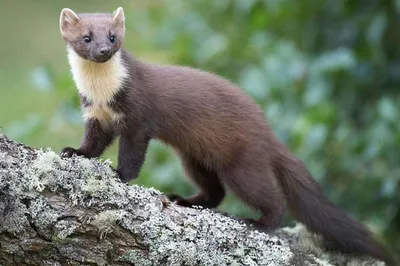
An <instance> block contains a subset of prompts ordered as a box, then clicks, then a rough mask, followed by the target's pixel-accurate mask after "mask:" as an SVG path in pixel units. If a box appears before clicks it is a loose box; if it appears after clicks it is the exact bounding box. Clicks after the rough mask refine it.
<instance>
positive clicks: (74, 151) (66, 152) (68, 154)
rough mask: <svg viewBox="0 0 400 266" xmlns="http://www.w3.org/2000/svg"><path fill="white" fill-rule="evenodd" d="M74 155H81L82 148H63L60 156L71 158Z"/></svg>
mask: <svg viewBox="0 0 400 266" xmlns="http://www.w3.org/2000/svg"><path fill="white" fill-rule="evenodd" d="M74 155H77V156H80V155H83V154H82V152H81V151H80V150H77V149H74V148H71V147H65V148H64V149H62V150H61V152H60V156H61V157H63V158H70V157H72V156H74Z"/></svg>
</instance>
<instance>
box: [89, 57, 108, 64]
mask: <svg viewBox="0 0 400 266" xmlns="http://www.w3.org/2000/svg"><path fill="white" fill-rule="evenodd" d="M110 58H111V56H98V57H94V58H91V59H90V60H92V61H93V62H96V63H105V62H107V61H108V60H110Z"/></svg>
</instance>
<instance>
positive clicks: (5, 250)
mask: <svg viewBox="0 0 400 266" xmlns="http://www.w3.org/2000/svg"><path fill="white" fill-rule="evenodd" d="M318 242H319V241H318V238H317V237H315V236H313V235H312V234H310V233H309V232H308V231H307V230H305V229H304V228H303V227H302V226H301V225H297V226H296V227H295V228H291V229H290V228H284V229H281V230H278V231H276V232H274V233H271V234H264V233H259V232H257V231H255V230H252V229H249V228H248V227H247V226H245V225H243V224H241V223H239V222H238V221H236V220H234V219H232V218H229V217H227V216H224V215H222V214H218V213H215V212H212V211H210V210H200V209H190V208H182V207H179V206H176V205H174V204H172V203H170V202H169V201H168V200H167V199H166V198H165V197H164V196H163V195H162V194H161V193H160V192H159V191H157V190H154V189H147V188H143V187H140V186H136V185H132V186H127V185H125V184H122V183H120V182H119V181H118V180H117V179H116V175H115V173H114V171H113V170H112V169H111V167H110V166H109V164H108V163H107V162H100V161H98V160H95V159H92V160H89V159H84V158H78V157H74V158H70V159H61V158H60V157H59V156H58V155H57V154H55V153H54V152H52V151H50V150H49V151H39V150H35V149H32V148H29V147H26V146H25V145H23V144H19V143H16V142H13V141H11V140H9V139H8V138H7V137H6V136H5V135H1V134H0V264H1V265H138V266H141V265H207V266H208V265H331V264H329V263H337V264H336V265H344V263H346V262H349V261H350V260H351V259H352V258H350V257H346V256H341V255H338V254H337V255H334V254H327V253H323V252H322V250H321V248H320V246H319V245H318ZM328 258H329V260H330V262H329V263H328ZM353 261H354V259H353ZM323 263H325V264H323ZM342 263H343V264H342ZM370 263H371V264H369V265H373V264H372V261H370ZM376 265H378V264H376Z"/></svg>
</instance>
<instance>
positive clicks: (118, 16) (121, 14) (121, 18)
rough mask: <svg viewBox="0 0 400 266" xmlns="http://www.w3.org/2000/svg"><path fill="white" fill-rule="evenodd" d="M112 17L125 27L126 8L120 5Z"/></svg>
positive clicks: (117, 23)
mask: <svg viewBox="0 0 400 266" xmlns="http://www.w3.org/2000/svg"><path fill="white" fill-rule="evenodd" d="M112 18H113V20H114V21H115V23H116V25H119V26H122V27H125V15H124V9H123V8H122V7H118V8H117V10H115V11H114V12H113V14H112Z"/></svg>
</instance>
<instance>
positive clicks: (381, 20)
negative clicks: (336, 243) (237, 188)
mask: <svg viewBox="0 0 400 266" xmlns="http://www.w3.org/2000/svg"><path fill="white" fill-rule="evenodd" d="M0 6H1V9H0V32H1V43H0V58H1V60H0V81H1V82H0V125H1V126H2V127H3V129H2V130H3V132H5V133H7V134H8V135H9V136H10V137H12V138H13V139H14V140H18V141H21V142H24V143H26V144H28V145H31V146H33V147H36V148H41V147H42V148H46V147H50V148H52V149H54V150H55V151H57V152H58V151H59V150H60V149H61V148H62V147H64V146H74V147H77V146H78V145H79V142H80V139H81V136H82V130H83V127H82V119H81V116H80V111H79V103H78V98H77V95H76V91H75V87H74V84H73V81H72V78H71V75H70V73H69V67H68V63H67V59H66V53H65V46H64V43H63V42H62V40H61V37H60V34H59V26H58V18H59V12H60V10H61V9H62V8H63V7H69V8H72V9H73V10H75V11H76V12H104V11H106V12H111V11H112V10H114V9H116V8H117V7H118V6H123V7H124V9H125V14H126V16H127V20H126V24H127V25H126V27H127V33H126V35H127V36H126V43H125V48H126V49H127V50H129V51H130V52H132V53H133V54H135V55H136V56H137V57H139V58H140V59H142V60H146V61H150V62H160V63H172V64H184V65H190V66H194V67H197V68H202V69H205V70H208V71H212V72H215V73H217V74H219V75H222V76H224V77H227V78H229V79H231V80H232V81H234V82H236V83H237V84H239V85H240V86H241V87H242V88H243V90H245V91H246V92H247V93H249V94H250V95H251V96H252V97H254V99H255V100H256V101H257V102H258V103H259V104H260V105H261V106H262V107H263V109H264V110H265V114H266V115H267V117H268V120H269V122H270V124H271V126H272V128H273V129H274V131H275V132H276V134H277V135H278V136H279V138H280V139H281V140H282V141H284V142H285V143H286V144H287V145H288V146H289V147H290V149H291V150H292V151H293V152H294V153H295V154H296V155H297V156H298V157H300V158H301V159H302V160H303V161H304V162H305V163H306V165H307V166H308V167H309V169H310V171H311V172H312V173H313V175H314V176H315V179H316V180H317V181H318V182H319V183H321V184H322V187H323V189H324V191H325V193H326V195H327V196H328V197H329V198H330V199H331V200H332V201H333V202H335V203H336V204H338V205H339V206H341V207H342V208H343V209H345V210H346V211H347V212H349V213H350V214H351V215H352V216H354V217H355V218H357V219H358V220H360V221H362V222H363V223H365V224H367V225H368V226H369V228H371V230H373V231H374V232H375V233H376V234H377V235H378V236H380V237H382V239H383V240H384V241H386V242H387V243H390V246H391V247H392V248H393V250H394V251H395V253H397V254H400V208H399V207H400V196H399V195H400V194H399V192H400V186H399V174H400V164H399V162H400V152H399V148H400V130H399V129H400V126H399V123H398V120H399V118H400V115H399V112H400V110H399V103H400V93H399V89H400V16H399V11H400V1H398V0H397V1H394V0H393V1H390V0H380V1H379V0H348V1H344V0H336V1H323V0H322V1H321V0H308V1H295V0H269V1H257V0H218V1H211V0H169V1H161V0H152V1H150V0H148V1H139V0H136V1H121V0H120V1H118V0H114V1H105V0H103V1H100V0H85V1H74V0H70V1H54V0H35V1H33V0H15V1H11V0H10V1H5V0H0ZM116 148H117V147H116V145H113V146H112V147H111V148H110V149H108V150H107V152H106V153H105V154H104V155H103V158H111V160H112V161H113V162H114V165H115V163H116V154H117V149H116ZM135 182H137V183H139V184H143V185H145V186H153V187H155V188H157V189H160V190H161V191H164V192H170V191H173V192H175V193H179V194H181V195H184V196H188V195H191V194H192V193H195V192H196V189H195V188H194V187H193V186H192V185H190V184H189V183H188V182H186V181H185V180H184V177H183V173H182V169H181V166H180V164H179V161H178V159H177V157H176V156H175V155H174V154H173V153H172V152H171V151H170V150H169V149H167V148H166V147H165V146H164V145H163V144H161V143H159V142H152V143H151V146H150V150H149V152H148V156H147V160H146V163H145V166H144V168H143V170H142V172H141V175H140V177H139V179H138V180H137V181H135ZM220 209H222V210H225V211H228V212H230V213H232V214H235V215H240V216H254V215H255V213H254V212H252V211H250V210H249V208H248V207H247V206H245V205H244V204H241V203H240V202H238V201H237V200H236V199H235V198H234V197H232V196H229V197H228V198H227V199H226V200H225V201H224V203H223V205H222V206H221V207H220Z"/></svg>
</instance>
